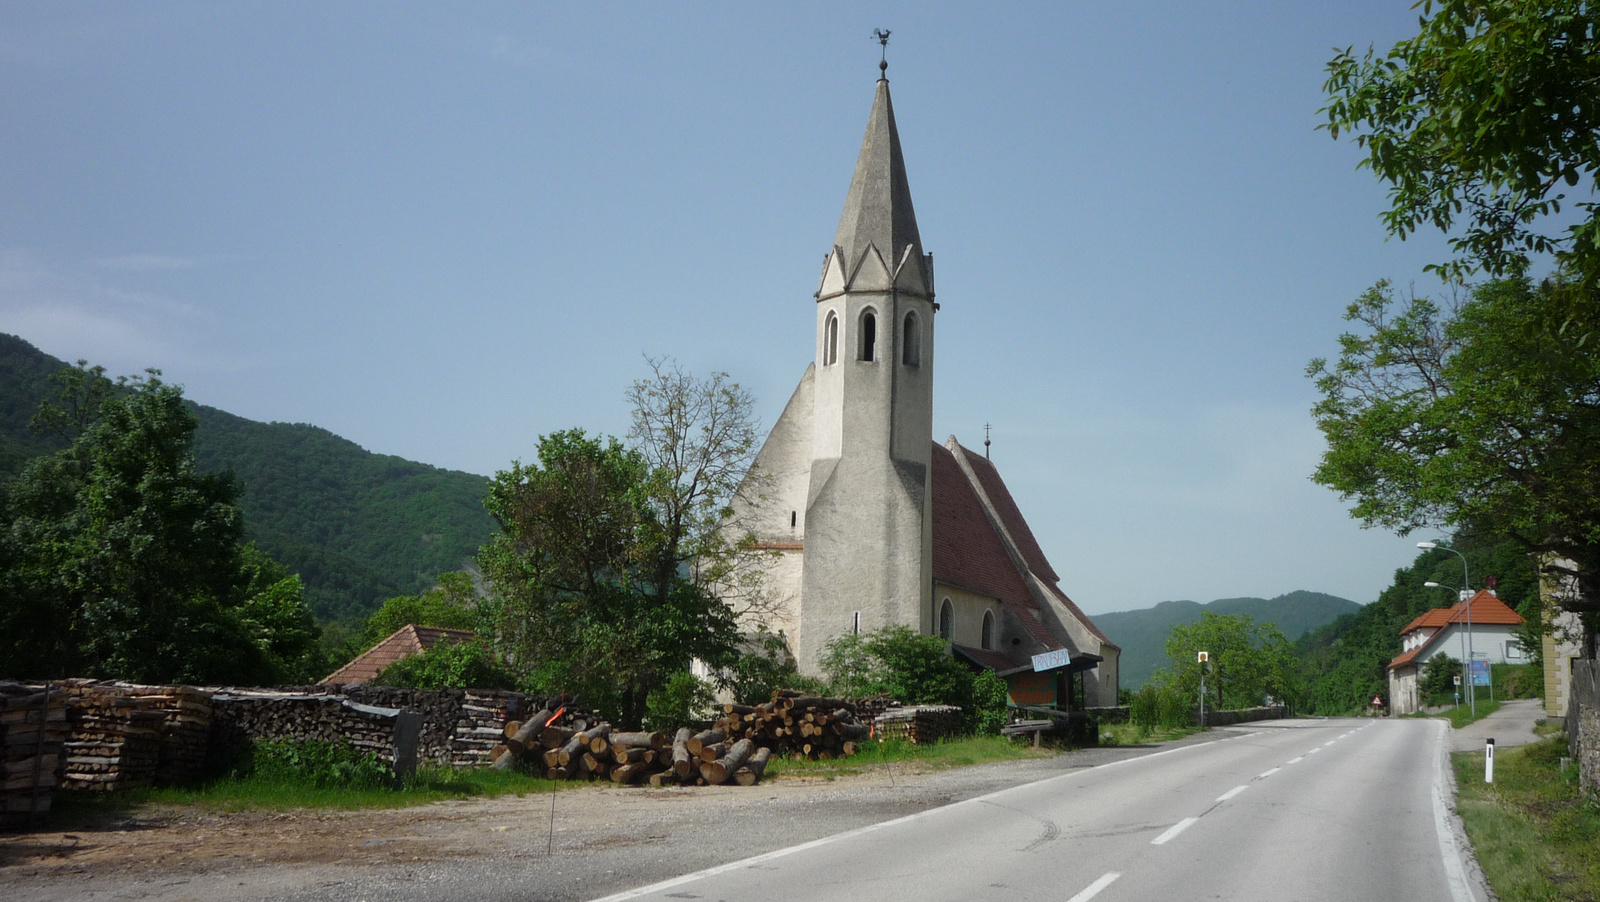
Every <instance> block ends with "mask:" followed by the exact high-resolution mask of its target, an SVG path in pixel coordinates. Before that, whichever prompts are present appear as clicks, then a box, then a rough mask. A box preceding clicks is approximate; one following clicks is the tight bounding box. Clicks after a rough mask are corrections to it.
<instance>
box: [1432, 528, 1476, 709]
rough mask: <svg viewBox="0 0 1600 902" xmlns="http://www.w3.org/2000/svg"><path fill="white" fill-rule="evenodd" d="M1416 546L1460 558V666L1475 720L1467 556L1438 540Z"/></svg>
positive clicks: (1470, 588)
mask: <svg viewBox="0 0 1600 902" xmlns="http://www.w3.org/2000/svg"><path fill="white" fill-rule="evenodd" d="M1417 547H1418V548H1421V549H1423V550H1425V551H1432V550H1434V549H1435V548H1437V549H1439V550H1440V551H1448V552H1450V553H1451V554H1453V555H1455V556H1456V557H1458V558H1461V596H1460V598H1461V603H1462V604H1463V605H1464V606H1465V608H1466V611H1467V660H1466V661H1465V662H1463V663H1462V665H1461V666H1462V667H1464V668H1466V671H1467V686H1466V688H1467V699H1468V705H1469V707H1470V708H1471V710H1472V717H1473V719H1474V720H1476V719H1477V717H1478V687H1477V686H1474V685H1473V683H1472V578H1471V577H1469V576H1468V575H1467V556H1466V555H1464V554H1462V553H1461V552H1459V551H1457V550H1455V549H1454V548H1449V547H1446V546H1444V545H1440V544H1439V543H1438V542H1418V543H1417ZM1424 585H1431V586H1435V587H1438V588H1449V587H1448V586H1440V585H1439V584H1438V583H1424ZM1490 691H1493V687H1490Z"/></svg>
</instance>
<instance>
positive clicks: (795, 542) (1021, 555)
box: [725, 77, 1119, 707]
mask: <svg viewBox="0 0 1600 902" xmlns="http://www.w3.org/2000/svg"><path fill="white" fill-rule="evenodd" d="M909 184H910V183H909V180H908V178H907V175H906V166H905V159H904V156H903V153H902V149H901V146H900V137H899V132H898V130H897V127H896V125H895V118H894V108H893V104H892V103H891V101H890V96H889V81H888V78H887V77H881V78H879V80H878V82H877V86H876V89H875V93H874V96H873V102H872V109H871V112H870V113H869V115H868V120H867V131H866V136H865V138H864V139H863V141H862V145H861V149H860V153H859V154H858V156H857V159H856V166H855V170H854V173H853V175H852V177H851V181H850V187H849V190H848V192H847V194H846V196H845V204H844V211H843V213H842V214H841V216H840V218H839V227H838V230H837V231H836V232H835V234H834V238H833V241H832V243H831V244H830V245H829V247H828V249H827V252H826V254H825V255H824V257H823V267H822V274H821V280H820V282H819V284H818V287H817V290H816V292H815V293H814V294H813V299H814V304H813V306H814V308H815V310H814V316H815V332H814V337H815V344H814V352H815V359H814V361H813V362H812V363H811V365H810V366H808V367H807V369H806V371H805V374H804V375H803V376H802V377H801V379H800V383H799V385H798V386H797V387H796V388H795V391H794V394H793V395H792V396H791V397H790V399H789V402H788V404H787V405H786V406H785V408H784V411H783V413H782V415H781V416H780V417H779V418H778V421H777V422H776V423H775V424H774V425H773V428H772V431H771V433H770V434H769V435H768V436H767V440H766V442H765V443H764V444H763V446H762V447H761V449H760V452H759V453H758V455H757V457H756V461H755V464H754V465H753V466H752V468H751V473H750V475H749V476H748V477H747V478H746V480H745V484H744V486H743V487H742V488H741V490H740V492H739V494H738V496H737V497H736V498H735V500H734V503H733V505H732V507H733V511H732V513H731V514H730V516H729V518H728V520H727V521H726V524H725V528H726V529H727V531H728V533H729V535H730V537H733V538H742V537H745V536H752V535H753V536H754V537H755V539H756V542H757V544H758V547H760V548H762V549H765V550H766V551H767V552H768V553H769V554H768V557H767V559H766V560H764V561H762V562H761V563H760V564H759V565H758V567H757V568H756V569H758V571H759V577H760V582H761V585H760V589H759V591H760V592H761V593H762V594H763V595H764V603H762V604H761V605H759V607H760V608H761V609H762V610H763V612H764V617H763V623H762V625H764V626H767V627H770V628H774V629H780V630H782V631H783V633H784V635H785V636H786V637H787V639H788V641H789V644H790V649H791V651H792V652H793V654H794V656H795V659H796V660H797V662H798V663H799V665H800V667H801V669H802V670H803V671H805V672H809V673H816V672H818V671H819V670H820V666H821V660H822V658H823V656H824V655H825V654H826V651H827V645H828V643H829V642H830V641H832V640H833V639H835V638H836V637H838V636H840V635H842V634H844V633H849V632H858V633H864V632H870V631H872V630H876V629H880V628H882V627H886V626H890V625H904V626H909V627H911V628H913V629H915V630H917V631H919V632H921V633H923V634H924V635H937V636H940V637H942V638H944V639H946V640H947V641H949V642H950V644H951V650H952V653H953V654H955V655H957V656H958V657H960V658H961V659H962V660H964V661H966V662H967V663H969V664H970V665H972V666H974V667H981V668H985V669H988V670H992V671H995V672H997V673H999V674H1000V675H1001V676H1002V677H1003V678H1005V679H1006V680H1007V682H1008V683H1009V684H1010V686H1011V689H1012V698H1013V700H1014V701H1017V702H1019V703H1024V704H1042V705H1059V706H1063V707H1079V706H1082V705H1090V706H1093V705H1110V704H1115V700H1116V695H1117V656H1118V654H1119V649H1118V648H1117V646H1116V645H1114V644H1113V643H1112V642H1111V641H1110V640H1109V639H1108V638H1107V637H1106V636H1105V634H1104V633H1102V632H1100V630H1099V629H1098V628H1096V627H1095V625H1094V623H1093V622H1092V621H1090V619H1089V618H1088V617H1087V616H1085V615H1084V613H1083V611H1082V610H1081V609H1080V608H1079V607H1078V606H1077V605H1076V604H1074V603H1073V601H1072V599H1071V598H1069V597H1068V596H1067V594H1066V593H1065V592H1064V591H1062V589H1061V587H1060V576H1059V575H1058V574H1057V572H1056V570H1055V569H1054V568H1053V567H1052V566H1051V565H1050V562H1049V560H1047V559H1046V557H1045V555H1044V552H1043V550H1042V549H1041V548H1040V547H1039V543H1038V541H1037V540H1036V539H1035V537H1034V535H1033V531H1032V530H1031V529H1030V528H1029V526H1028V523H1027V521H1026V520H1025V519H1024V518H1023V515H1022V511H1021V508H1020V506H1019V505H1018V503H1017V501H1016V499H1015V498H1014V497H1013V496H1012V494H1011V492H1010V490H1009V489H1008V488H1007V487H1006V484H1005V482H1004V481H1003V480H1002V479H1001V478H1000V473H999V470H998V469H996V467H995V465H994V463H993V462H992V461H991V460H990V459H989V457H988V454H987V447H988V442H987V441H985V443H984V444H985V449H986V451H985V453H984V454H982V455H979V454H975V453H973V452H972V451H970V450H969V449H967V448H966V447H964V446H962V445H961V443H960V442H958V441H957V440H956V439H955V438H954V437H951V438H950V439H949V440H948V441H946V442H945V443H943V444H940V443H938V442H936V441H934V440H933V439H932V432H933V383H934V380H933V364H934V347H935V345H934V335H935V330H934V322H935V318H936V315H937V313H938V311H939V309H940V305H939V304H938V303H936V302H935V301H934V275H933V255H931V254H927V253H924V251H923V248H922V238H921V234H920V233H919V231H918V229H917V220H916V213H915V211H914V209H913V207H912V203H911V193H910V187H909Z"/></svg>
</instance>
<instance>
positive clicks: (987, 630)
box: [983, 611, 994, 649]
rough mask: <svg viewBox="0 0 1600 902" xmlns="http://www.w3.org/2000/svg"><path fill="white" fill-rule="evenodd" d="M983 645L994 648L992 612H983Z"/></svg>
mask: <svg viewBox="0 0 1600 902" xmlns="http://www.w3.org/2000/svg"><path fill="white" fill-rule="evenodd" d="M983 647H984V648H991V649H992V648H994V612H993V611H984V612H983Z"/></svg>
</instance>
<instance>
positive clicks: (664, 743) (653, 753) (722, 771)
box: [491, 689, 870, 786]
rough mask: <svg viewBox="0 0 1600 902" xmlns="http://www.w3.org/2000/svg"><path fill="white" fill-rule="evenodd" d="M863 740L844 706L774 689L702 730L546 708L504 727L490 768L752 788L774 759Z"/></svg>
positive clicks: (835, 752) (832, 752) (829, 751)
mask: <svg viewBox="0 0 1600 902" xmlns="http://www.w3.org/2000/svg"><path fill="white" fill-rule="evenodd" d="M869 733H870V730H869V728H868V727H867V725H866V724H863V723H860V722H859V721H858V720H857V719H856V715H855V706H854V704H853V703H851V702H848V701H845V700H843V699H836V698H819V697H814V696H806V695H802V694H801V693H799V692H796V691H793V690H788V689H780V690H778V691H777V692H774V693H773V695H772V700H771V701H769V702H764V703H762V704H760V705H737V704H730V705H725V706H724V707H723V715H722V716H721V717H720V718H718V719H717V720H716V721H715V722H714V723H713V724H712V726H711V728H710V729H708V730H703V731H701V732H698V733H697V732H695V731H694V730H691V729H688V728H684V729H681V730H679V731H678V732H677V734H676V735H675V736H673V737H672V738H671V739H668V737H667V735H666V734H665V733H652V732H624V731H620V730H613V729H612V726H611V725H610V724H609V723H604V722H593V723H582V722H574V721H570V720H566V721H563V719H562V718H561V717H559V716H557V714H556V713H555V712H552V711H550V710H549V709H548V708H547V709H545V710H542V711H540V712H538V713H536V714H534V715H533V716H532V717H530V718H529V719H528V720H526V721H511V722H508V723H507V724H506V726H505V741H504V742H502V743H501V744H500V745H498V746H496V747H495V749H494V751H493V752H492V753H491V758H492V759H493V761H494V764H493V765H492V766H494V767H496V768H500V769H509V768H520V769H523V770H531V771H533V772H535V773H543V774H544V775H545V776H546V777H548V778H549V779H552V780H574V779H580V778H586V779H591V780H599V779H609V780H611V781H613V782H616V783H624V784H638V783H646V782H648V783H649V784H650V785H652V786H670V785H684V786H720V785H724V784H729V783H737V784H739V785H742V786H753V785H755V784H756V783H757V782H759V781H760V780H761V776H762V774H763V773H764V772H765V770H766V767H767V763H768V762H769V761H771V760H772V758H773V756H780V757H781V756H784V755H790V756H795V757H807V758H812V759H827V758H838V757H844V756H846V755H851V754H854V753H855V750H856V745H857V743H860V742H861V741H863V740H865V739H866V738H867V737H868V734H869Z"/></svg>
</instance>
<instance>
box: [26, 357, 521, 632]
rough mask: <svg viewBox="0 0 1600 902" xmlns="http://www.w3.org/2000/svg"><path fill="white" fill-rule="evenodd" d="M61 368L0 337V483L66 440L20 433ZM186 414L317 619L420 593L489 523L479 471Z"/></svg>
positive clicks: (206, 456) (298, 428)
mask: <svg viewBox="0 0 1600 902" xmlns="http://www.w3.org/2000/svg"><path fill="white" fill-rule="evenodd" d="M63 366H66V364H65V363H64V362H62V361H60V360H57V359H56V358H54V357H52V356H50V355H48V354H45V353H44V352H42V351H40V350H38V349H37V348H35V347H33V345H31V344H29V343H28V342H27V341H25V340H23V339H21V338H18V337H16V336H14V335H6V334H3V333H0V480H3V479H5V478H8V477H10V476H11V475H12V474H14V473H16V472H17V471H19V470H20V469H22V467H23V466H24V465H25V464H26V463H27V461H28V460H29V459H30V458H33V457H36V456H38V455H40V454H48V453H51V452H53V451H55V450H57V449H59V448H60V447H62V446H63V443H62V442H60V441H59V440H52V439H51V438H49V437H45V436H40V435H38V434H36V433H34V432H33V431H32V430H30V429H28V420H29V419H30V418H31V417H32V416H33V412H34V411H35V410H37V409H38V406H39V402H40V401H42V400H43V399H44V398H45V397H47V396H48V395H49V392H50V385H49V382H48V377H49V375H50V374H51V373H53V372H55V371H56V370H58V369H60V368H61V367H63ZM191 409H192V410H194V412H195V415H196V417H197V418H198V419H199V428H198V429H197V430H196V431H195V458H196V462H197V463H198V465H199V466H200V468H201V470H202V471H204V472H220V471H223V470H232V471H233V473H234V475H235V476H236V477H237V478H238V479H239V481H240V483H241V485H242V486H243V488H244V494H243V499H242V507H243V508H244V515H245V530H246V533H247V535H248V536H249V537H250V538H251V539H253V540H254V541H255V542H256V543H257V544H258V545H259V546H260V547H261V548H262V549H263V550H265V551H266V552H267V553H268V554H270V555H271V556H272V557H273V558H275V559H277V560H278V561H280V562H282V563H283V564H285V565H286V566H288V567H289V569H290V570H292V571H294V572H296V573H298V574H300V578H301V579H302V580H303V581H304V582H305V584H306V600H307V601H308V602H309V603H310V604H311V606H312V609H313V610H314V611H316V613H317V616H318V617H320V618H322V619H323V620H326V621H356V620H359V619H361V618H363V617H365V615H366V614H368V613H370V612H371V611H373V610H376V609H377V607H378V606H379V605H380V604H382V602H383V601H384V599H386V598H389V597H392V596H395V595H408V594H416V593H419V592H422V591H425V590H426V589H428V588H430V587H431V586H432V585H433V584H434V581H435V579H436V578H437V576H438V575H439V574H440V573H442V572H445V571H449V570H456V569H460V568H461V567H462V566H463V565H464V564H465V563H466V562H467V561H468V560H469V559H470V558H471V557H472V556H473V555H474V554H476V553H477V550H478V547H479V546H480V545H482V544H483V543H484V542H487V541H488V539H489V536H490V534H491V533H492V531H493V529H494V524H493V521H492V520H491V519H490V517H489V514H488V512H487V511H485V510H484V508H483V496H484V494H485V492H486V491H487V489H488V483H489V480H488V479H487V478H486V477H483V476H478V475H475V474H472V473H462V472H460V471H456V470H444V469H440V468H438V467H433V466H429V465H428V464H423V463H417V462H415V461H410V460H406V459H404V458H401V457H396V456H393V455H387V454H374V453H372V452H369V451H367V450H365V449H363V448H362V447H361V446H359V445H357V444H356V443H355V442H352V441H350V440H348V439H344V438H341V437H339V436H337V435H334V434H333V433H331V432H329V431H327V430H326V429H321V428H319V427H316V426H310V425H306V424H290V423H261V422H257V421H255V420H248V419H245V418H243V417H239V416H235V415H233V414H231V413H228V412H226V411H223V410H218V409H217V408H214V407H207V406H205V405H202V404H193V403H192V402H191Z"/></svg>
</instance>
